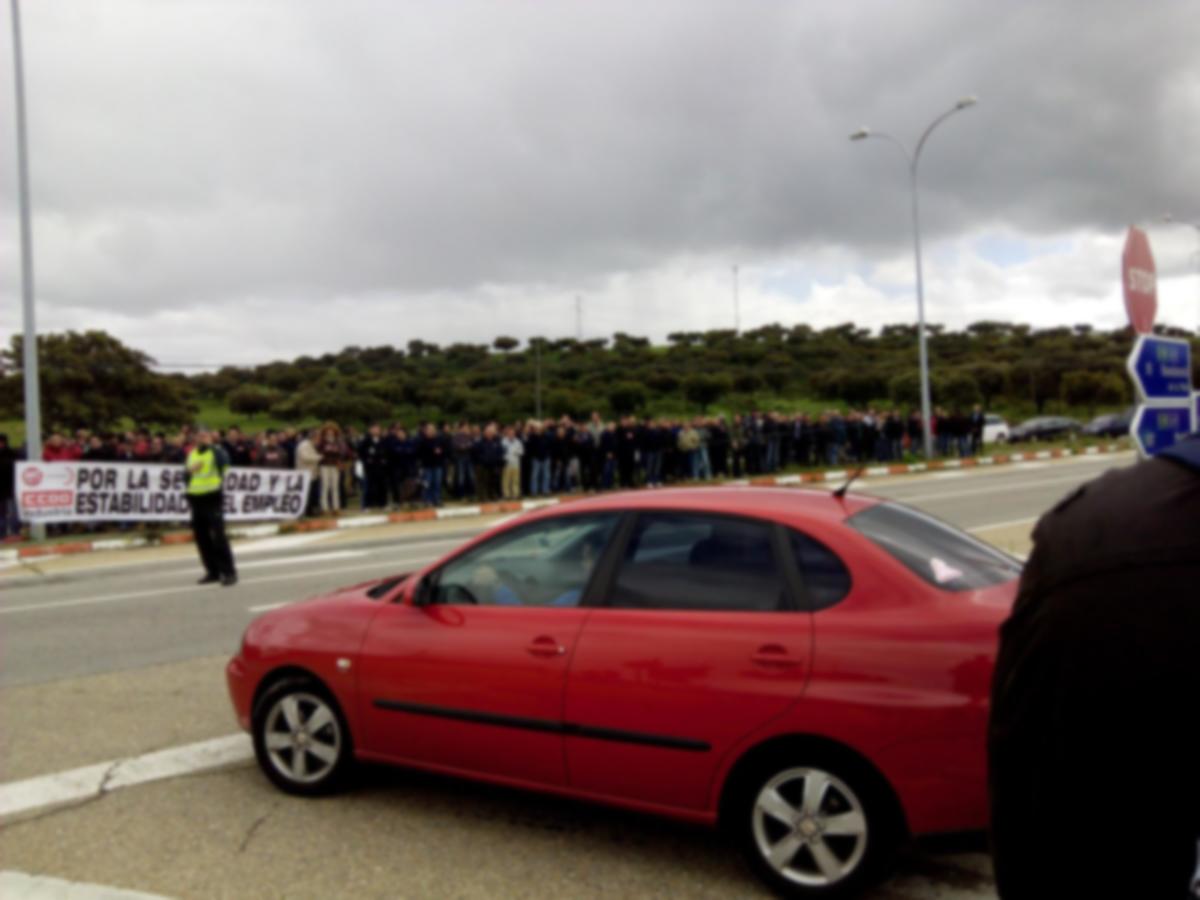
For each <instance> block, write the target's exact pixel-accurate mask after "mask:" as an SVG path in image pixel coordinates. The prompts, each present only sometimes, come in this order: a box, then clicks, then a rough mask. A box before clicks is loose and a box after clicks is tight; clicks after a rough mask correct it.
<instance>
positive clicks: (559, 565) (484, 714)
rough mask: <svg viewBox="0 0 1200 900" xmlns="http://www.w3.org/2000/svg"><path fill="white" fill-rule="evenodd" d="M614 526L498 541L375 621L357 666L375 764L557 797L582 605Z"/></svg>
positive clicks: (513, 533) (364, 745)
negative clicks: (531, 786) (403, 765)
mask: <svg viewBox="0 0 1200 900" xmlns="http://www.w3.org/2000/svg"><path fill="white" fill-rule="evenodd" d="M616 521H617V516H616V515H615V514H606V515H577V516H570V515H567V516H558V517H555V518H552V519H547V520H542V521H539V522H535V523H532V524H530V525H528V526H526V527H523V528H517V529H513V530H510V531H506V532H504V533H502V534H499V535H497V536H496V537H495V538H493V539H492V540H490V541H487V542H485V543H483V544H480V545H479V546H477V547H474V548H472V549H470V550H468V551H466V552H465V553H463V554H461V555H459V556H457V557H455V558H453V559H451V560H450V561H449V562H447V563H446V564H445V565H443V566H441V567H440V568H439V569H437V570H435V571H434V572H432V573H430V574H429V575H428V576H427V577H426V578H425V579H424V580H423V581H422V584H421V585H420V586H419V587H418V589H417V591H416V592H415V596H413V597H412V598H411V600H412V602H408V603H401V604H390V605H389V606H387V607H385V608H384V609H381V610H380V612H379V614H378V615H377V616H376V618H375V619H374V620H373V621H372V624H371V627H370V629H369V631H368V634H367V637H366V640H365V642H364V645H363V648H362V653H361V658H360V662H359V698H360V713H361V717H362V721H363V722H364V728H363V733H362V736H361V739H360V747H361V749H362V750H363V751H364V752H365V753H366V755H368V756H372V757H380V758H387V759H391V760H396V761H411V762H418V763H422V764H426V765H432V766H436V767H438V768H443V769H448V770H454V771H465V772H474V773H481V774H487V775H492V776H498V777H502V778H506V779H515V780H519V781H524V782H533V783H540V784H551V785H560V784H562V783H564V781H565V774H564V770H563V745H562V704H563V690H564V685H565V679H566V672H567V668H568V666H569V665H570V662H571V659H572V655H573V653H574V650H575V646H576V641H577V638H578V635H579V631H580V626H581V625H582V624H583V621H584V619H585V617H586V616H587V612H588V611H587V610H586V609H584V608H582V607H581V606H580V605H579V604H580V599H581V597H582V596H583V594H584V592H585V591H586V589H587V586H588V580H589V578H590V577H591V575H592V572H593V570H594V568H595V561H596V560H597V559H598V558H599V556H600V555H601V553H603V551H604V548H605V545H606V543H607V541H608V540H609V537H610V536H611V534H612V532H613V528H614V525H615V523H616Z"/></svg>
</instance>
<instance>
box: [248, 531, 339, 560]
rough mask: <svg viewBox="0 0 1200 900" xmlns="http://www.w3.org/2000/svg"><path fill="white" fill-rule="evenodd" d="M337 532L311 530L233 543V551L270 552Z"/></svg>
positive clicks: (322, 539)
mask: <svg viewBox="0 0 1200 900" xmlns="http://www.w3.org/2000/svg"><path fill="white" fill-rule="evenodd" d="M335 534H337V532H336V531H313V532H310V533H309V534H285V535H281V536H280V537H274V538H264V539H263V540H259V541H254V542H253V543H251V544H241V543H239V544H235V545H234V553H235V555H237V556H245V555H247V554H249V553H270V552H271V551H272V550H292V549H295V548H296V547H306V546H308V545H309V544H318V543H320V542H321V541H327V540H329V539H330V538H331V537H333V536H334V535H335Z"/></svg>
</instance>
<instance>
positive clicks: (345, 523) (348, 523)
mask: <svg viewBox="0 0 1200 900" xmlns="http://www.w3.org/2000/svg"><path fill="white" fill-rule="evenodd" d="M391 521H392V520H391V519H389V518H388V517H387V516H355V517H354V518H352V519H338V520H337V528H335V529H334V530H335V531H341V530H342V529H344V528H372V527H374V526H375V525H387V524H389V523H390V522H391Z"/></svg>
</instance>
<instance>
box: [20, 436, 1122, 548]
mask: <svg viewBox="0 0 1200 900" xmlns="http://www.w3.org/2000/svg"><path fill="white" fill-rule="evenodd" d="M1122 449H1123V448H1122V447H1121V446H1120V445H1118V444H1108V445H1105V446H1103V447H1100V446H1093V447H1086V448H1084V449H1082V450H1064V449H1055V450H1039V451H1037V452H1031V453H997V454H995V455H994V456H977V457H965V458H963V459H935V460H932V461H930V462H928V463H909V464H897V465H886V466H868V467H867V468H865V469H863V472H862V474H863V475H864V476H865V477H867V478H886V477H889V476H893V475H914V474H917V473H920V472H937V471H941V470H945V469H972V468H976V467H978V466H998V465H1005V464H1008V463H1021V462H1037V461H1040V460H1049V459H1066V458H1069V457H1074V456H1095V455H1097V454H1100V453H1117V452H1120V451H1121V450H1122ZM854 471H855V470H853V469H832V470H828V471H824V472H804V473H800V474H791V475H766V476H761V477H753V478H735V479H730V480H727V481H724V482H722V484H724V485H726V486H728V487H746V486H750V485H752V486H754V487H796V486H798V485H805V484H821V483H824V482H829V481H845V480H846V479H847V478H849V477H850V475H851V474H852V473H853V472H854ZM569 499H571V498H570V497H563V498H560V497H545V498H542V499H537V500H520V501H516V500H506V501H504V502H501V503H480V504H474V505H471V506H451V507H446V508H443V509H418V510H414V511H412V512H398V513H388V514H374V515H363V516H348V517H346V518H344V519H304V520H301V521H299V522H294V523H291V522H289V523H285V524H282V525H280V524H278V523H264V524H262V525H239V526H234V527H232V528H230V529H229V534H230V536H231V537H235V538H262V537H272V536H274V535H277V534H289V533H293V532H309V531H340V530H343V529H349V528H372V527H376V526H379V525H390V524H396V523H405V522H441V521H445V520H447V519H472V518H477V517H479V516H492V515H497V514H499V513H520V512H526V511H528V510H531V509H540V508H542V507H544V506H554V505H555V504H557V503H560V502H563V501H564V500H569ZM191 540H192V536H191V535H190V534H186V533H174V534H167V535H164V536H163V537H162V539H161V541H159V543H162V544H187V543H191ZM149 543H150V542H149V541H147V539H146V538H144V537H132V538H104V539H100V540H94V541H80V542H78V543H64V544H48V545H35V546H29V547H18V548H16V549H13V550H0V566H3V565H13V564H16V563H18V562H20V561H21V560H26V559H31V558H40V559H52V558H55V557H59V556H68V555H72V554H77V553H91V552H94V551H97V550H127V549H133V548H135V547H144V546H147V545H148V544H149Z"/></svg>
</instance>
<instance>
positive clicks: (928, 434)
mask: <svg viewBox="0 0 1200 900" xmlns="http://www.w3.org/2000/svg"><path fill="white" fill-rule="evenodd" d="M977 102H978V101H977V100H976V98H975V97H973V96H971V97H963V98H962V99H961V100H959V101H958V102H957V103H956V104H954V106H953V108H951V109H948V110H946V112H944V113H942V114H941V115H940V116H938V117H937V118H936V119H934V120H933V121H932V122H930V123H929V127H928V128H926V129H925V131H924V132H923V133H922V134H921V138H920V140H918V141H917V147H916V149H915V150H914V151H913V152H912V153H909V152H908V148H907V147H906V146H904V144H903V143H902V142H901V141H899V140H897V139H896V138H894V137H892V136H891V135H890V134H885V133H883V132H878V133H872V131H871V130H870V129H869V128H860V129H859V130H858V131H856V132H854V134H852V135H850V140H852V141H861V140H863V139H865V138H869V137H874V138H882V139H884V140H886V141H891V142H892V143H893V144H895V145H896V146H897V147H899V148H900V152H901V153H903V154H904V158H905V159H906V160H907V161H908V177H909V188H910V190H911V192H912V229H913V257H914V260H915V263H916V269H917V355H918V358H919V362H920V367H921V426H922V427H921V431H922V435H923V437H924V444H925V458H926V459H932V458H933V421H932V420H933V409H932V406H933V404H932V402H931V401H932V398H931V397H930V390H929V350H928V345H927V340H926V336H925V279H924V274H923V273H922V271H921V219H920V215H919V210H918V205H917V164H918V163H919V162H920V161H921V150H923V149H924V147H925V142H926V141H927V140H929V135H931V134H932V133H933V130H934V129H935V128H937V127H938V126H939V125H941V124H942V123H943V122H945V121H946V120H947V119H948V118H950V117H951V116H952V115H954V114H955V113H956V112H961V111H962V110H964V109H968V108H969V107H972V106H974V105H975V104H976V103H977Z"/></svg>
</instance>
